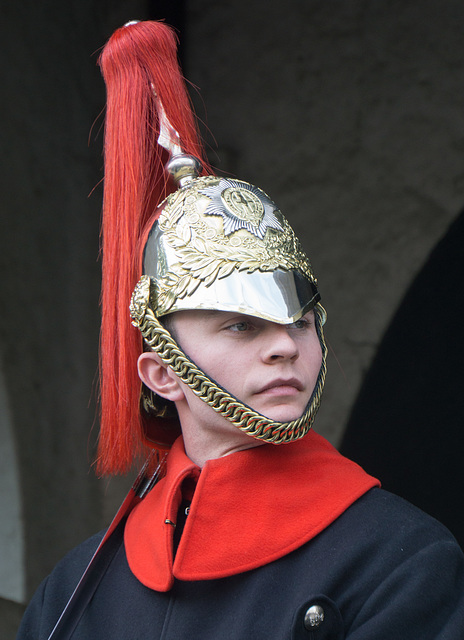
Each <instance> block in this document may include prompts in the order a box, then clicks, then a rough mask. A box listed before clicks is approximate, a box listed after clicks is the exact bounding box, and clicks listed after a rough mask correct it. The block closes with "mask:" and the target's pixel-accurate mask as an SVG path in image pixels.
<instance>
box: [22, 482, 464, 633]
mask: <svg viewBox="0 0 464 640" xmlns="http://www.w3.org/2000/svg"><path fill="white" fill-rule="evenodd" d="M99 540H100V537H99V536H95V537H93V538H91V539H90V540H88V541H87V542H85V543H84V544H82V545H81V546H79V547H78V548H77V549H75V550H74V551H72V552H71V553H70V554H68V556H67V557H66V558H64V560H63V561H61V563H60V564H58V565H57V567H56V568H55V570H54V571H53V573H52V574H51V575H50V577H49V578H47V579H46V580H45V581H44V582H43V584H42V585H41V587H40V588H39V590H38V591H37V593H36V595H35V596H34V598H33V600H32V601H31V603H30V605H29V608H28V610H27V612H26V614H25V616H24V619H23V622H22V626H21V628H20V631H19V634H18V640H32V639H33V640H46V639H47V638H48V635H49V633H50V631H51V629H52V628H53V626H54V624H55V622H56V620H57V619H58V617H59V614H60V612H61V610H62V609H63V607H64V606H65V604H66V602H67V599H68V598H69V596H70V594H71V592H72V591H73V589H74V587H75V585H76V583H77V581H78V579H79V577H80V576H81V574H82V573H83V570H84V568H85V566H86V564H87V562H88V561H89V559H90V557H91V555H92V553H93V551H94V550H95V548H96V546H97V544H98V542H99ZM205 544H207V541H205ZM314 605H317V606H319V607H322V610H323V613H324V619H323V620H322V621H321V622H319V624H318V626H315V627H312V628H311V627H309V624H308V623H307V626H308V627H309V628H307V626H305V623H304V617H305V613H306V611H307V610H308V608H309V607H311V606H314ZM318 611H319V613H320V612H321V609H318ZM184 638H185V639H188V640H197V639H200V638H201V639H202V640H209V639H211V640H213V639H214V640H227V639H229V638H230V639H231V640H232V639H233V640H245V639H246V640H248V639H253V640H261V639H262V640H272V639H274V638H275V639H276V640H277V639H278V640H284V639H285V640H287V639H288V640H298V639H303V638H306V639H308V640H309V639H311V640H319V639H321V640H322V639H330V640H341V639H342V638H347V639H350V640H408V639H410V640H432V638H433V639H440V640H463V638H464V557H463V554H462V552H461V550H460V548H459V546H458V545H457V543H456V542H455V541H454V539H453V537H452V536H451V535H450V533H449V532H448V531H447V530H446V529H445V528H444V527H443V526H442V525H441V524H439V523H438V522H436V521H435V520H433V519H432V518H430V517H429V516H426V515H425V514H423V513H422V512H420V511H418V510H417V509H416V508H415V507H413V506H411V505H410V504H408V503H406V502H404V501H403V500H401V499H400V498H397V497H396V496H393V495H391V494H389V493H387V492H385V491H383V490H381V489H372V490H370V491H369V492H368V493H366V494H365V495H364V496H362V497H361V498H360V499H359V500H357V501H356V502H355V503H354V504H353V505H352V506H351V507H349V508H348V509H347V511H345V513H343V514H342V515H341V516H340V517H339V518H338V519H337V520H336V521H335V522H334V523H332V524H331V525H330V526H329V527H328V528H327V529H325V530H324V531H323V532H322V533H320V534H319V535H318V536H316V537H315V538H314V539H313V540H311V541H310V542H308V543H306V544H305V545H304V546H302V547H301V548H300V549H297V550H296V551H293V552H292V553H290V554H288V555H287V556H285V557H283V558H281V559H279V560H276V561H275V562H271V563H270V564H268V565H266V566H264V567H261V568H258V569H255V570H252V571H248V572H246V573H243V574H240V575H236V576H232V577H228V578H222V579H218V580H207V581H198V582H182V581H179V580H176V582H175V584H174V587H173V589H171V590H170V591H168V592H166V593H158V592H156V591H152V590H150V589H148V588H147V587H145V586H143V585H142V584H141V583H140V582H138V580H137V579H136V578H135V577H134V576H133V574H132V573H131V571H130V569H129V567H128V564H127V561H126V556H125V551H124V546H123V545H121V548H120V549H119V552H118V553H117V555H116V556H115V558H114V560H113V562H112V564H111V565H110V567H109V569H108V571H107V573H106V575H105V576H104V578H103V580H102V583H101V584H100V586H99V588H98V590H97V592H96V594H95V596H94V598H93V600H92V602H91V603H90V605H89V607H88V609H87V610H86V613H85V615H84V617H83V619H82V620H81V622H80V624H79V626H78V627H77V629H76V631H75V633H74V635H73V640H91V639H95V640H97V639H98V640H110V639H111V640H117V639H124V640H130V639H131V640H148V639H153V640H155V639H156V640H158V639H160V640H161V639H162V640H171V639H172V640H180V639H184Z"/></svg>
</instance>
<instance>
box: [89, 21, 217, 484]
mask: <svg viewBox="0 0 464 640" xmlns="http://www.w3.org/2000/svg"><path fill="white" fill-rule="evenodd" d="M99 65H100V67H101V71H102V74H103V77H104V79H105V83H106V91H107V110H106V122H105V143H104V153H105V182H104V196H103V217H102V245H103V264H102V271H103V276H102V277H103V280H102V301H101V304H102V328H101V338H100V402H101V426H100V440H99V451H98V460H97V469H98V473H100V474H103V475H105V474H112V473H124V472H126V471H127V470H128V469H129V468H130V466H131V465H132V463H133V461H134V458H135V457H136V456H137V454H138V453H139V452H140V449H141V443H142V441H143V437H142V423H141V417H140V406H139V401H140V380H139V378H138V374H137V357H138V355H139V354H140V353H141V351H142V344H141V338H140V334H139V332H138V331H137V330H136V329H135V328H134V327H132V325H131V322H130V316H129V302H130V297H131V294H132V291H133V289H134V287H135V285H136V283H137V281H138V279H139V277H140V275H141V256H140V249H138V243H139V239H140V237H141V235H142V232H143V229H144V227H145V226H146V224H147V222H148V220H149V219H150V218H153V216H154V214H155V211H156V207H157V206H158V204H159V203H160V202H161V201H162V200H163V199H164V198H165V197H166V196H167V195H168V194H169V193H170V192H172V191H173V190H174V189H175V187H174V185H173V184H171V183H170V182H169V178H168V176H167V174H166V172H165V171H164V165H165V163H166V162H167V160H168V155H167V152H166V151H165V150H164V149H163V148H162V147H160V146H159V145H158V143H157V140H158V134H159V124H158V120H159V119H158V114H157V106H156V105H157V103H158V104H159V102H161V104H162V105H163V108H164V111H165V114H166V117H167V119H168V120H169V122H170V124H171V125H172V126H173V128H174V129H175V130H176V131H177V132H178V133H179V141H180V146H181V147H182V150H183V152H184V153H188V154H191V155H194V156H196V157H198V158H200V159H201V160H202V162H203V165H204V166H205V165H206V161H205V157H204V151H203V149H202V146H201V143H200V140H199V136H198V132H197V128H196V122H195V117H194V114H193V112H192V108H191V105H190V100H189V97H188V93H187V90H186V87H185V82H184V79H183V77H182V74H181V72H180V68H179V65H178V61H177V39H176V36H175V34H174V33H173V31H172V30H171V29H170V28H169V27H167V26H166V25H165V24H163V23H160V22H135V23H129V24H128V25H126V26H125V27H122V28H121V29H118V30H117V31H116V32H115V33H114V34H113V35H112V36H111V38H110V40H109V41H108V43H107V44H106V46H105V48H104V49H103V52H102V54H101V56H100V58H99ZM155 217H156V214H155Z"/></svg>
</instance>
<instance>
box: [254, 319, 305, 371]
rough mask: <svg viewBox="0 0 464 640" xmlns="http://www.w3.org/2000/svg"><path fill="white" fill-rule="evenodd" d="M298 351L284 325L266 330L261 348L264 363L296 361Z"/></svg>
mask: <svg viewBox="0 0 464 640" xmlns="http://www.w3.org/2000/svg"><path fill="white" fill-rule="evenodd" d="M298 356H299V349H298V345H297V343H296V341H295V340H294V338H293V337H292V335H291V333H290V331H289V328H288V327H287V326H286V325H277V324H276V325H274V326H272V327H270V328H269V329H268V332H267V336H266V337H265V344H264V347H263V357H264V360H265V361H266V362H275V361H276V360H281V359H284V360H296V358H298Z"/></svg>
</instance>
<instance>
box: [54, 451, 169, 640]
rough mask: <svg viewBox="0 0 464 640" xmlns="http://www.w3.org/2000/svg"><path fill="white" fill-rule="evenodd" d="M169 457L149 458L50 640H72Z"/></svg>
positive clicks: (154, 453)
mask: <svg viewBox="0 0 464 640" xmlns="http://www.w3.org/2000/svg"><path fill="white" fill-rule="evenodd" d="M166 457H167V453H166V454H165V455H164V456H163V457H162V458H160V457H159V452H158V451H153V453H151V454H150V456H149V458H148V459H147V461H146V462H145V464H144V465H143V467H142V469H141V471H140V473H139V475H138V476H137V479H136V480H135V482H134V484H133V486H132V488H131V489H130V491H129V493H128V494H127V496H126V498H125V500H124V502H123V503H122V505H121V506H120V507H119V509H118V512H117V513H116V515H115V517H114V519H113V521H112V523H111V524H110V526H109V527H108V530H107V532H106V533H105V535H104V537H103V539H102V541H101V542H100V544H99V545H98V547H97V550H96V551H95V553H94V554H93V556H92V559H91V560H90V562H89V564H88V565H87V568H86V569H85V571H84V573H83V574H82V577H81V579H80V580H79V583H78V584H77V587H76V588H75V589H74V592H73V594H72V595H71V597H70V598H69V600H68V602H67V604H66V606H65V608H64V609H63V612H62V613H61V615H60V617H59V619H58V622H57V623H56V625H55V626H54V628H53V630H52V632H51V634H50V635H49V636H48V640H69V638H71V636H72V634H73V633H74V630H75V628H76V627H77V625H78V624H79V621H80V619H81V618H82V615H83V614H84V612H85V610H86V608H87V606H88V604H89V602H90V600H91V599H92V596H93V595H94V593H95V591H96V590H97V588H98V585H99V584H100V582H101V580H102V578H103V576H104V575H105V573H106V571H107V569H108V567H109V566H110V564H111V561H112V560H113V558H114V556H115V555H116V553H117V551H118V549H119V548H120V547H121V544H122V543H123V538H124V527H125V525H126V521H127V518H128V517H129V514H130V512H131V511H132V509H133V508H134V507H135V506H137V504H139V502H140V501H141V500H143V498H144V497H145V496H146V495H147V494H148V493H149V492H150V491H151V490H152V489H153V487H154V486H155V484H156V483H157V482H158V481H159V480H160V479H161V478H162V477H163V476H164V474H165V469H166Z"/></svg>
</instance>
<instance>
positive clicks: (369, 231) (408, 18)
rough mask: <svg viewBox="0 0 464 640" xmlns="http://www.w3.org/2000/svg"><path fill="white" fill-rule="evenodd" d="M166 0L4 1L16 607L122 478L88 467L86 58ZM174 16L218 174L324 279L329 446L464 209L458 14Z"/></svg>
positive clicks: (214, 12)
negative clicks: (287, 233) (274, 222)
mask: <svg viewBox="0 0 464 640" xmlns="http://www.w3.org/2000/svg"><path fill="white" fill-rule="evenodd" d="M162 4H163V3H161V4H160V3H156V2H152V3H151V7H147V6H146V4H145V3H142V2H135V1H131V2H116V3H114V2H112V3H109V2H98V3H97V2H94V1H93V0H85V1H83V0H80V1H79V2H76V1H71V2H68V3H66V5H63V4H62V3H57V2H53V1H52V0H46V1H45V2H41V3H32V2H30V1H26V2H23V3H21V5H20V6H19V5H18V6H17V5H16V4H15V3H13V2H11V1H10V2H8V3H7V6H6V7H5V9H4V12H3V17H4V24H7V25H8V28H7V29H5V38H4V48H5V53H6V55H5V56H4V57H3V60H4V62H3V65H4V69H3V71H4V74H3V83H2V93H3V101H2V103H1V117H2V122H4V123H6V125H7V126H4V127H2V130H1V134H0V135H1V136H2V150H3V166H2V172H1V180H2V203H1V205H0V206H1V210H0V211H1V215H2V233H1V234H0V266H1V270H2V278H1V285H0V287H1V288H0V293H1V304H2V314H1V316H0V366H1V368H2V372H3V380H4V387H3V390H4V394H3V395H2V396H1V397H4V400H3V401H2V407H1V410H2V413H3V416H4V418H5V419H4V421H3V422H2V429H4V428H8V429H9V430H10V431H9V434H10V436H11V438H10V439H9V442H10V443H11V442H12V443H13V444H12V447H11V448H12V449H13V452H14V453H13V454H8V457H10V455H15V456H16V459H15V460H14V465H13V464H12V468H11V474H13V475H11V474H10V476H9V477H10V478H11V477H14V474H15V473H17V476H18V486H17V487H16V488H15V491H16V493H17V495H18V496H20V497H19V498H18V500H20V504H19V505H18V504H17V500H15V501H14V504H13V502H12V497H13V496H14V492H10V491H7V489H6V487H7V486H8V485H4V486H3V487H2V490H1V491H0V502H1V506H2V513H7V514H11V517H17V519H18V516H15V514H18V513H20V514H21V517H20V518H19V519H20V525H21V527H22V536H23V538H22V547H21V553H22V556H21V557H22V560H21V562H22V563H23V564H22V570H23V579H22V581H19V583H20V584H23V585H24V586H23V587H21V588H20V589H22V592H21V594H20V595H19V596H15V597H14V598H12V596H11V594H8V593H3V592H2V595H4V596H5V597H6V598H10V599H16V600H17V601H18V600H19V601H22V602H25V601H26V600H27V599H28V598H29V596H30V595H31V593H32V591H33V590H34V588H35V586H36V585H37V583H38V581H39V580H40V579H41V578H42V577H43V576H44V575H45V574H46V573H47V572H48V571H49V570H50V568H51V567H52V566H53V564H54V563H55V562H56V561H57V559H58V558H59V557H60V556H62V555H63V553H64V552H65V551H66V550H67V549H68V548H70V547H71V546H73V545H74V544H76V543H77V542H78V541H79V540H81V539H82V538H84V537H86V536H87V535H89V534H90V533H92V532H93V531H95V530H96V529H98V528H99V527H101V526H103V525H104V523H105V522H107V520H108V517H109V514H110V513H112V512H113V510H114V507H115V504H116V503H117V502H118V500H119V497H120V494H121V492H122V490H123V489H124V488H125V486H126V485H127V481H123V482H122V483H121V487H119V485H118V483H115V482H112V483H110V485H108V484H107V483H102V482H97V481H96V480H95V479H94V478H93V474H92V471H91V470H89V466H90V463H91V460H92V456H93V446H94V441H95V435H96V431H97V426H94V428H93V429H92V425H93V423H94V417H95V408H94V400H95V392H94V390H93V389H94V379H95V374H96V369H97V359H96V355H97V347H98V323H99V319H98V294H99V263H98V225H99V211H100V204H101V186H97V187H96V189H95V191H93V192H92V190H93V188H94V187H95V185H97V184H98V183H99V181H100V179H101V177H102V173H101V164H102V160H101V135H99V129H100V125H101V120H97V123H96V125H95V126H94V128H93V130H92V133H91V135H90V137H89V132H90V131H91V129H92V123H93V122H94V121H95V120H96V119H98V116H99V113H100V111H101V109H102V107H103V104H104V90H103V83H102V81H101V79H100V77H99V73H98V70H97V69H96V53H95V52H96V51H97V50H98V48H99V47H100V46H101V45H102V44H103V43H104V41H105V40H106V38H107V37H108V35H109V34H110V33H111V32H112V30H113V29H114V28H116V27H117V26H119V25H120V24H122V23H124V22H125V21H126V20H128V19H132V18H134V17H141V18H144V17H147V16H149V15H154V13H155V12H156V11H159V10H160V7H161V5H162ZM171 4H176V5H178V7H179V8H182V6H183V3H182V2H179V3H171ZM183 17H184V20H185V28H184V30H183V31H182V33H181V41H182V54H183V58H184V61H185V62H184V68H185V72H186V75H187V76H188V77H189V79H190V80H191V81H192V82H193V83H194V84H196V85H198V86H199V87H200V88H201V97H199V96H198V95H196V96H195V92H194V100H195V103H196V105H197V109H198V112H199V115H200V117H201V118H203V119H206V120H207V125H208V126H209V128H210V129H211V131H212V133H213V134H214V136H215V138H216V140H217V149H216V148H215V145H214V143H213V141H212V138H211V136H209V138H208V139H209V141H210V143H211V146H212V149H211V159H212V162H213V164H215V165H216V166H218V168H219V169H220V170H222V171H225V172H230V173H232V174H234V175H237V176H238V177H240V178H242V179H245V180H249V181H250V182H254V183H255V184H257V185H259V186H260V187H262V188H263V189H264V190H265V191H267V192H268V193H269V194H270V195H271V196H272V197H273V198H274V199H275V200H276V201H277V202H278V203H279V204H280V206H281V208H282V210H283V211H284V212H285V213H286V214H287V215H288V217H289V218H290V219H291V220H292V222H293V226H294V227H295V230H296V231H297V234H298V235H299V236H300V237H301V239H302V240H303V243H304V245H305V246H306V248H307V250H308V253H309V255H310V257H311V259H312V262H313V266H314V268H315V270H316V273H317V274H318V275H319V280H320V288H321V292H322V295H323V301H324V304H325V306H326V307H327V310H328V314H329V320H328V324H327V337H328V340H329V344H330V349H331V356H330V362H329V377H328V383H327V389H326V392H325V396H324V400H323V406H322V409H321V412H320V416H319V417H318V420H317V428H318V430H319V431H321V432H322V433H324V434H325V435H326V436H327V437H329V439H331V440H332V441H333V442H334V443H335V444H337V443H339V442H340V439H341V437H342V434H343V431H344V428H345V425H346V423H347V420H348V417H349V414H350V410H351V407H352V405H353V402H354V400H355V399H356V396H357V393H358V391H359V388H360V384H361V382H362V380H363V378H364V375H365V373H366V371H367V370H368V368H369V366H370V363H371V360H372V358H373V356H374V354H375V353H376V350H377V346H378V344H379V342H380V340H381V338H382V335H383V334H384V332H385V330H386V328H387V327H388V325H389V323H390V320H391V318H392V316H393V314H394V312H395V310H396V308H397V307H398V305H399V304H400V302H401V300H402V298H403V296H404V293H405V291H406V290H407V287H408V285H409V283H410V282H411V281H412V279H413V278H414V277H415V276H416V274H417V273H418V272H419V271H420V270H421V267H422V265H423V264H424V262H425V261H426V259H427V256H428V255H429V253H430V251H431V249H432V248H433V247H434V246H435V244H436V243H437V241H438V240H439V239H440V238H441V237H442V236H443V235H444V234H445V232H446V230H447V228H448V227H449V225H450V223H451V222H452V221H453V220H454V219H455V218H456V216H457V215H458V213H459V211H460V210H461V208H462V206H463V203H464V169H463V162H462V152H463V148H464V118H463V113H464V108H463V107H464V87H463V80H462V78H463V77H464V55H463V53H464V50H463V49H464V47H463V44H462V34H461V31H462V28H461V25H462V24H463V22H464V6H463V5H462V3H460V2H458V0H445V1H444V2H442V3H436V2H431V1H430V0H425V1H423V2H420V3H419V2H411V3H404V2H399V1H392V0H382V1H380V2H373V1H371V2H369V1H367V0H352V1H350V2H347V1H345V2H343V1H341V0H335V1H333V2H323V1H322V0H318V1H316V0H288V2H287V3H285V8H284V5H283V4H282V3H272V2H260V1H258V0H248V1H247V2H244V1H243V0H236V1H235V2H233V3H219V2H214V1H213V0H195V2H191V3H189V4H186V5H185V12H184V14H183ZM203 103H204V104H203ZM204 105H206V109H207V113H206V114H205V109H204ZM91 192H92V194H91V195H90V197H89V194H90V193H91ZM7 410H8V412H9V413H8V414H7ZM7 418H8V419H7ZM3 425H7V426H6V427H4V426H3ZM11 432H12V433H11ZM5 446H6V445H5ZM2 459H3V458H2ZM13 467H14V468H13ZM8 505H10V507H11V508H10V510H8V509H9V506H8ZM0 544H2V542H1V541H0ZM21 562H20V564H21ZM2 570H3V569H2ZM5 570H7V569H5ZM4 579H5V580H6V577H5V576H4V577H3V578H2V575H0V586H1V583H2V580H3V581H4ZM5 584H6V583H5ZM7 604H8V603H3V602H2V607H3V608H5V607H6V606H7ZM12 606H13V605H12ZM11 611H12V614H11V615H17V608H15V607H14V606H13V609H11ZM5 619H6V618H5ZM0 635H2V633H1V627H0ZM2 637H4V636H3V635H2Z"/></svg>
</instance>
